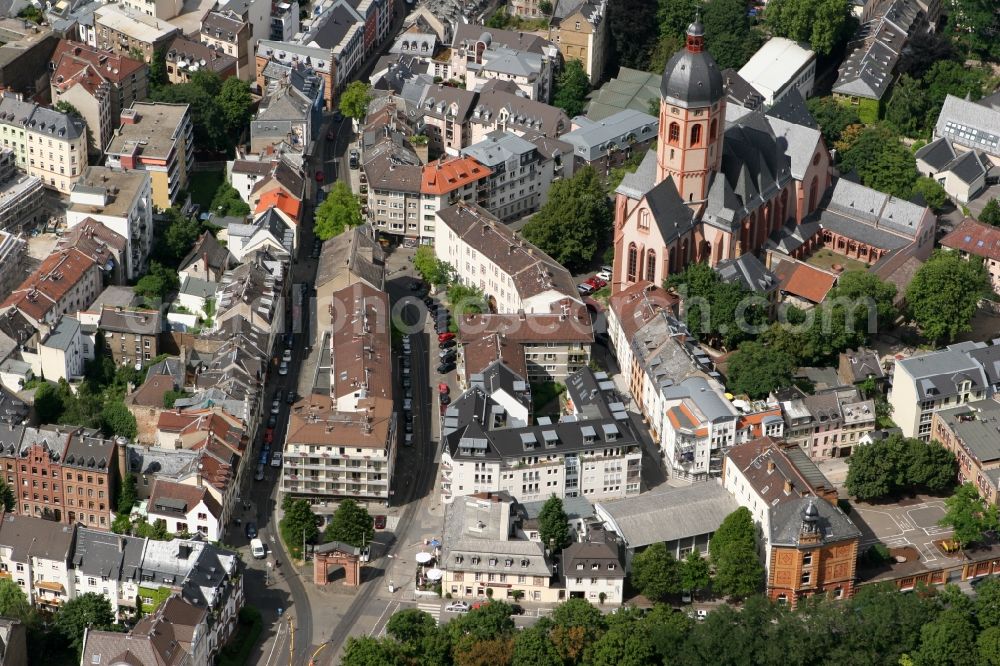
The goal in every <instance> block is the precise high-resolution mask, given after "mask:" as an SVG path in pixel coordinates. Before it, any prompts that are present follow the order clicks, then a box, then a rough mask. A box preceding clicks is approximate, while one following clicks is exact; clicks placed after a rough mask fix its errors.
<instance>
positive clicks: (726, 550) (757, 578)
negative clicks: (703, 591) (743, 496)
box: [708, 507, 764, 597]
mask: <svg viewBox="0 0 1000 666" xmlns="http://www.w3.org/2000/svg"><path fill="white" fill-rule="evenodd" d="M708 549H709V553H710V554H711V557H712V563H713V564H714V565H715V580H714V582H713V584H712V589H713V590H716V591H718V592H719V593H720V594H723V595H726V596H730V597H748V596H750V595H752V594H754V593H755V592H758V591H760V589H761V588H762V586H763V584H764V566H763V565H762V564H761V563H760V558H759V557H758V556H757V527H756V526H755V525H754V522H753V517H752V516H751V515H750V511H749V510H748V509H747V508H746V507H740V508H739V509H737V510H736V511H733V512H732V513H731V514H729V515H728V516H726V517H725V519H724V520H723V521H722V524H721V525H719V529H718V530H716V532H715V534H713V535H712V539H711V541H709V544H708Z"/></svg>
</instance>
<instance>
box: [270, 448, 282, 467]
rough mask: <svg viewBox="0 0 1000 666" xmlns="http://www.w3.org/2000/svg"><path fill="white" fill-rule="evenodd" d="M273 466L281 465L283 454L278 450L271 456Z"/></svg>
mask: <svg viewBox="0 0 1000 666" xmlns="http://www.w3.org/2000/svg"><path fill="white" fill-rule="evenodd" d="M271 467H281V454H280V453H278V452H277V451H275V453H274V455H273V456H271Z"/></svg>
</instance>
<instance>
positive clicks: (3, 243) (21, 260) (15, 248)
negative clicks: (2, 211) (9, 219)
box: [0, 231, 28, 294]
mask: <svg viewBox="0 0 1000 666" xmlns="http://www.w3.org/2000/svg"><path fill="white" fill-rule="evenodd" d="M27 254H28V241H26V240H25V239H24V238H23V237H22V236H20V235H14V234H11V233H8V232H6V231H0V294H9V293H11V292H13V291H14V289H15V288H16V287H17V285H19V284H21V281H22V280H23V279H24V268H25V258H26V256H27Z"/></svg>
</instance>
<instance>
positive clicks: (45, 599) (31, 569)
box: [0, 513, 76, 612]
mask: <svg viewBox="0 0 1000 666" xmlns="http://www.w3.org/2000/svg"><path fill="white" fill-rule="evenodd" d="M75 536H76V526H75V525H73V526H71V525H60V524H59V523H53V522H51V521H48V520H40V519H37V518H31V517H28V516H15V515H13V514H10V513H5V514H3V522H0V572H3V573H4V574H6V576H8V577H9V578H10V579H11V580H13V581H14V583H16V584H17V586H18V587H19V588H20V589H21V591H22V592H23V593H24V595H25V597H27V599H28V603H29V604H31V605H32V606H35V607H37V608H39V609H41V610H47V611H52V612H54V611H56V610H58V609H59V607H60V606H62V605H63V604H64V603H66V602H67V601H69V600H70V599H72V598H73V573H72V559H71V558H72V555H73V542H74V540H75Z"/></svg>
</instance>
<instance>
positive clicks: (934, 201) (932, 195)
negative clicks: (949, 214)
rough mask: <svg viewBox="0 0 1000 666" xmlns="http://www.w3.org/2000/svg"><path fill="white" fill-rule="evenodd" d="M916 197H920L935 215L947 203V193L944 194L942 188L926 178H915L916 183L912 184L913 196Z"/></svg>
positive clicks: (934, 181)
mask: <svg viewBox="0 0 1000 666" xmlns="http://www.w3.org/2000/svg"><path fill="white" fill-rule="evenodd" d="M917 195H920V197H922V198H923V200H924V202H925V203H926V204H927V205H928V206H929V207H930V209H931V210H933V211H934V212H935V213H940V212H941V211H942V210H943V209H944V207H945V206H947V205H948V202H949V199H948V193H947V192H945V189H944V186H943V185H942V184H941V183H939V182H937V181H936V180H934V179H933V178H927V177H926V176H924V177H921V178H917V182H915V183H914V184H913V196H917Z"/></svg>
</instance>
